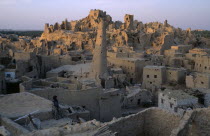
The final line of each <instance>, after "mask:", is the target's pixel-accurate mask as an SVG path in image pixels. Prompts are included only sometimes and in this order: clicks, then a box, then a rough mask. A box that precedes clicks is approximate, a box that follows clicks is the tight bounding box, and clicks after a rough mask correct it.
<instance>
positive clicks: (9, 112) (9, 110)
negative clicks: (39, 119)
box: [0, 92, 52, 118]
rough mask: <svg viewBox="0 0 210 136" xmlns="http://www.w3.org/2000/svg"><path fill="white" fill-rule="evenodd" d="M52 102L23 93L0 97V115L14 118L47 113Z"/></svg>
mask: <svg viewBox="0 0 210 136" xmlns="http://www.w3.org/2000/svg"><path fill="white" fill-rule="evenodd" d="M51 109H52V102H51V101H49V100H47V99H44V98H42V97H39V96H37V95H34V94H31V93H27V92H23V93H17V94H8V95H4V96H1V97H0V115H3V116H6V117H9V118H16V117H20V116H24V115H27V114H29V113H32V112H34V111H48V110H51Z"/></svg>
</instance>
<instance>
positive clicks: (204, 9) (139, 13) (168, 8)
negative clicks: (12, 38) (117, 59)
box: [0, 0, 210, 30]
mask: <svg viewBox="0 0 210 136" xmlns="http://www.w3.org/2000/svg"><path fill="white" fill-rule="evenodd" d="M209 5H210V0H0V29H15V30H43V29H44V24H45V23H50V24H54V23H55V22H59V23H61V21H63V20H65V19H66V18H67V19H68V20H69V21H71V20H78V19H82V18H84V17H86V16H87V15H88V14H89V11H90V10H91V9H101V10H104V11H106V12H107V14H109V15H111V17H112V19H113V21H117V20H120V21H123V18H124V15H125V14H133V15H134V19H135V20H138V21H142V22H143V23H147V22H156V21H158V22H164V20H166V19H167V20H168V23H169V24H171V25H173V26H175V27H180V28H182V29H187V28H192V29H205V30H210V7H209Z"/></svg>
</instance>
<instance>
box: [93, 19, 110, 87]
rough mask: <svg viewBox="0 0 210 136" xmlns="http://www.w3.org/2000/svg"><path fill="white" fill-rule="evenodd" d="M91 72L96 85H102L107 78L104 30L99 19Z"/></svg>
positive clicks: (103, 24)
mask: <svg viewBox="0 0 210 136" xmlns="http://www.w3.org/2000/svg"><path fill="white" fill-rule="evenodd" d="M92 72H93V76H94V78H95V79H96V81H97V83H98V84H101V85H102V84H103V83H105V81H106V79H107V78H108V72H107V49H106V28H105V23H104V20H103V19H100V23H99V25H98V31H97V37H96V44H95V49H94V52H93V66H92ZM102 82H103V83H102ZM102 86H103V85H102Z"/></svg>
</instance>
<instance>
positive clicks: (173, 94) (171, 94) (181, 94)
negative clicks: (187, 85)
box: [161, 89, 197, 100]
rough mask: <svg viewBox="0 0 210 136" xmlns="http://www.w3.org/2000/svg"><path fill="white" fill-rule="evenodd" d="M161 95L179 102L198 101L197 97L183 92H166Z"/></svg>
mask: <svg viewBox="0 0 210 136" xmlns="http://www.w3.org/2000/svg"><path fill="white" fill-rule="evenodd" d="M161 93H163V94H165V95H167V96H168V97H170V98H174V99H177V100H183V99H197V98H196V97H195V96H192V95H189V94H187V93H185V92H183V91H181V90H168V89H166V90H164V91H162V92H161Z"/></svg>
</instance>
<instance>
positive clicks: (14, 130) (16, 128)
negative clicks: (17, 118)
mask: <svg viewBox="0 0 210 136" xmlns="http://www.w3.org/2000/svg"><path fill="white" fill-rule="evenodd" d="M1 125H2V126H4V127H5V128H6V129H7V130H8V131H9V132H10V133H11V134H12V135H13V136H19V135H21V134H26V133H29V132H30V131H29V130H27V129H25V128H24V127H22V126H21V125H19V124H17V123H15V122H14V121H12V120H11V119H8V118H6V117H2V118H1Z"/></svg>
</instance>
